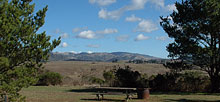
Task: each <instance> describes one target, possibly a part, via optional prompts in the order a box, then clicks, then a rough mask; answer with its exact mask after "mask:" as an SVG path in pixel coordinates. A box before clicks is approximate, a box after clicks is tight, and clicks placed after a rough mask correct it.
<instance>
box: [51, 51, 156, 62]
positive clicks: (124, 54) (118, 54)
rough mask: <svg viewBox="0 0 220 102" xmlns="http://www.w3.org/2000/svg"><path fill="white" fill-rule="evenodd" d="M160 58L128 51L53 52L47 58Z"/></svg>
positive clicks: (108, 60) (79, 59) (61, 59)
mask: <svg viewBox="0 0 220 102" xmlns="http://www.w3.org/2000/svg"><path fill="white" fill-rule="evenodd" d="M151 59H160V58H157V57H153V56H149V55H144V54H137V53H128V52H112V53H77V54H76V53H71V52H63V53H60V52H53V53H51V56H50V58H49V60H50V61H100V62H111V61H113V60H118V61H128V60H144V61H147V60H151Z"/></svg>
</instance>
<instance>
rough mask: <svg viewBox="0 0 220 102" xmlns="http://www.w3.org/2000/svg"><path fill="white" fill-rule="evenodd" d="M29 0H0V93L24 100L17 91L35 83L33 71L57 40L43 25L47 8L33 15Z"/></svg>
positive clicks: (11, 98)
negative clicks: (42, 30)
mask: <svg viewBox="0 0 220 102" xmlns="http://www.w3.org/2000/svg"><path fill="white" fill-rule="evenodd" d="M31 1H32V0H10V1H8V0H0V49H1V50H0V64H1V65H0V94H3V95H7V96H8V98H9V101H10V102H13V101H24V100H23V99H24V98H22V97H21V96H20V95H19V93H18V92H19V91H20V90H21V89H22V88H23V87H28V86H30V85H33V84H36V82H37V77H36V76H37V73H38V70H39V69H40V68H42V62H44V61H47V60H48V57H49V54H48V53H49V52H51V51H52V50H53V49H54V48H55V47H56V46H58V45H59V43H60V39H58V40H53V41H51V40H50V37H49V36H46V32H43V33H39V34H37V31H38V30H39V28H40V27H42V26H43V24H44V22H45V21H44V18H45V16H46V11H47V7H45V8H43V9H42V10H39V11H38V12H36V14H33V12H34V4H32V3H31Z"/></svg>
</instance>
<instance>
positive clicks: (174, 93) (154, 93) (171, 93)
mask: <svg viewBox="0 0 220 102" xmlns="http://www.w3.org/2000/svg"><path fill="white" fill-rule="evenodd" d="M151 95H212V96H220V93H192V92H189V93H187V92H151ZM183 102H184V101H183Z"/></svg>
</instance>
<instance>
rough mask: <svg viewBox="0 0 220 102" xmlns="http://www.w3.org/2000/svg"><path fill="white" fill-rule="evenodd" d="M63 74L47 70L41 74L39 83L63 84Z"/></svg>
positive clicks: (46, 84) (43, 84) (44, 84)
mask: <svg viewBox="0 0 220 102" xmlns="http://www.w3.org/2000/svg"><path fill="white" fill-rule="evenodd" d="M61 84H62V76H61V75H60V74H59V73H56V72H50V71H46V72H44V73H42V74H40V75H39V80H38V83H37V85H42V86H48V85H61Z"/></svg>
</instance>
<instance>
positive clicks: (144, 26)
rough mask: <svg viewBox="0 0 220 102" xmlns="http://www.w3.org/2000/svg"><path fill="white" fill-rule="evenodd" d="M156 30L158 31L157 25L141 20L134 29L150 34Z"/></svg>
mask: <svg viewBox="0 0 220 102" xmlns="http://www.w3.org/2000/svg"><path fill="white" fill-rule="evenodd" d="M157 29H158V27H157V25H156V24H154V23H153V22H152V21H150V20H142V21H141V22H139V24H138V27H137V28H136V30H135V31H138V32H146V33H150V32H152V31H155V30H157Z"/></svg>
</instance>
